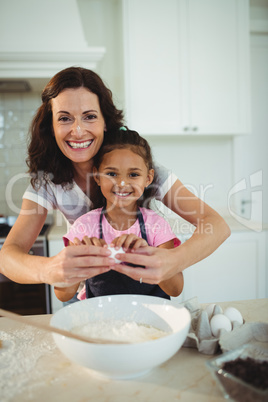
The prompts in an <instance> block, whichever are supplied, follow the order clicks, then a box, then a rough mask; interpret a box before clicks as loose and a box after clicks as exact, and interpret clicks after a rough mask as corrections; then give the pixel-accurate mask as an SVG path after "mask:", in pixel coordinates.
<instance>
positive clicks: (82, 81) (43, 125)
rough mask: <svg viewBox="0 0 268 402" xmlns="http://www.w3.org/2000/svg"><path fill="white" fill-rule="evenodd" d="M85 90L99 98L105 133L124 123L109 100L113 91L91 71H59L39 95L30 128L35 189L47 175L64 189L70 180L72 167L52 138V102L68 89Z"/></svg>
mask: <svg viewBox="0 0 268 402" xmlns="http://www.w3.org/2000/svg"><path fill="white" fill-rule="evenodd" d="M81 87H84V88H87V89H88V90H89V91H90V92H92V93H94V94H96V95H97V96H98V98H99V104H100V109H101V112H102V115H103V117H104V121H105V125H106V128H107V130H111V131H113V130H117V129H119V127H121V126H122V124H123V111H122V110H118V109H117V108H116V107H115V105H114V103H113V99H112V92H111V91H110V89H108V88H107V87H106V86H105V84H104V82H103V81H102V79H101V78H100V77H99V76H98V75H97V74H96V73H94V72H93V71H91V70H87V69H85V68H82V67H70V68H66V69H65V70H62V71H60V72H58V73H57V74H56V75H55V76H54V77H53V78H52V79H51V80H50V81H49V83H48V84H47V85H46V87H45V89H44V90H43V92H42V105H41V106H40V107H39V109H38V110H37V112H36V115H35V117H34V119H33V121H32V124H31V126H30V140H29V145H28V157H27V160H26V162H27V165H28V167H29V170H28V172H29V173H30V174H31V176H32V179H31V183H32V185H33V186H34V187H36V186H37V185H38V184H39V183H40V182H39V179H40V176H39V178H38V175H40V172H42V174H43V177H42V180H44V181H45V182H46V181H47V180H48V177H49V176H50V178H51V180H52V181H53V183H55V184H61V185H62V186H65V185H66V184H68V183H71V182H72V180H73V173H74V172H73V165H72V162H71V160H70V159H68V158H67V157H66V156H65V155H64V154H63V153H62V152H61V150H60V149H59V147H58V145H57V143H56V140H55V138H54V135H53V127H52V108H51V99H53V98H56V96H58V95H59V94H60V93H61V92H62V91H63V90H65V89H67V88H81Z"/></svg>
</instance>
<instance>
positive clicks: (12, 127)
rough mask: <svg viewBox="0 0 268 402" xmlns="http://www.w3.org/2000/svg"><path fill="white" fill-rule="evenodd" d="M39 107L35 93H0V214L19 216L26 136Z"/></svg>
mask: <svg viewBox="0 0 268 402" xmlns="http://www.w3.org/2000/svg"><path fill="white" fill-rule="evenodd" d="M39 104H40V95H39V94H35V93H27V94H0V214H3V215H17V214H18V213H19V210H20V206H21V199H22V194H23V192H24V190H25V187H26V185H27V183H28V179H27V178H26V174H25V172H26V171H27V166H26V163H25V159H26V141H27V134H28V129H29V124H30V121H31V120H32V117H33V115H34V113H35V111H36V109H37V107H38V105H39Z"/></svg>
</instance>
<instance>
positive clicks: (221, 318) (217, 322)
mask: <svg viewBox="0 0 268 402" xmlns="http://www.w3.org/2000/svg"><path fill="white" fill-rule="evenodd" d="M210 328H211V332H212V335H213V336H215V337H216V338H218V336H219V335H220V331H221V330H222V329H224V330H225V331H227V332H230V331H231V330H232V324H231V321H230V320H229V318H228V317H227V316H226V315H224V314H216V315H214V316H213V317H212V318H211V320H210Z"/></svg>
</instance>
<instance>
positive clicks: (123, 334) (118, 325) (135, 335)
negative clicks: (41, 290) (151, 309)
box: [71, 320, 168, 343]
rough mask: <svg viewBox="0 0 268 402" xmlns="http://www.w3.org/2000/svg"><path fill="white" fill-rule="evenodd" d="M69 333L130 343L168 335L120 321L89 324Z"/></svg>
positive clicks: (142, 325) (143, 326)
mask: <svg viewBox="0 0 268 402" xmlns="http://www.w3.org/2000/svg"><path fill="white" fill-rule="evenodd" d="M71 331H72V332H74V333H76V334H80V335H84V336H89V337H92V338H99V339H106V340H111V341H123V342H124V341H126V342H130V343H137V342H146V341H151V340H154V339H158V338H161V337H163V336H166V335H168V332H166V331H162V330H160V329H158V328H155V327H153V326H148V325H144V324H138V323H136V322H134V321H132V322H126V321H122V320H110V321H98V322H91V323H88V324H85V325H82V326H78V327H74V328H72V330H71Z"/></svg>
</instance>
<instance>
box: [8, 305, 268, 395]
mask: <svg viewBox="0 0 268 402" xmlns="http://www.w3.org/2000/svg"><path fill="white" fill-rule="evenodd" d="M218 304H219V305H220V306H222V307H223V308H225V307H227V306H233V307H236V308H237V309H238V310H239V311H240V312H241V313H242V315H243V317H244V319H245V321H246V322H250V321H251V322H254V321H262V322H268V299H258V300H249V301H236V302H225V303H218ZM50 317H51V316H50V315H39V316H31V319H32V320H33V321H34V320H36V321H38V322H42V323H47V324H48V323H49V321H50ZM0 339H3V340H4V342H5V343H8V348H2V349H0V395H1V398H0V399H1V401H2V402H7V401H18V400H19V401H20V402H23V401H25V402H26V401H27V402H28V401H38V402H42V401H47V400H49V401H51V402H53V401H58V400H60V401H64V402H68V401H72V402H76V401H79V402H80V401H81V402H82V401H94V402H99V401H103V402H129V401H135V402H147V401H148V402H150V401H154V402H157V401H160V402H161V401H170V402H171V401H185V402H196V401H198V402H210V401H211V402H213V401H215V402H216V401H224V400H225V399H224V397H223V394H222V392H221V391H220V389H219V388H218V386H217V385H216V383H215V381H214V379H213V378H212V376H211V374H210V373H209V371H208V370H207V368H206V367H205V362H206V360H208V359H211V358H213V356H209V355H204V354H201V353H199V352H198V351H197V350H196V349H189V348H181V349H180V350H179V351H178V353H177V354H176V355H175V356H173V357H172V358H171V359H170V360H168V361H167V362H166V363H164V364H162V365H161V366H159V367H157V368H155V369H154V370H152V371H151V372H150V373H147V374H146V375H144V376H141V377H138V378H135V379H132V380H125V381H114V380H109V379H100V378H98V377H97V376H95V375H94V374H93V373H92V372H91V371H90V370H89V369H86V368H84V367H80V366H78V365H75V364H74V363H72V362H70V361H69V360H68V359H67V358H66V357H65V356H64V355H62V354H61V352H60V351H59V350H58V349H57V347H56V345H55V343H54V341H53V338H52V334H50V333H46V332H44V331H41V330H38V329H35V328H33V327H30V326H23V325H21V324H18V323H16V322H12V321H10V320H8V319H6V318H3V317H2V318H0ZM1 354H2V356H1ZM3 354H4V355H3ZM3 363H5V364H6V366H5V368H3V366H2V365H3Z"/></svg>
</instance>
